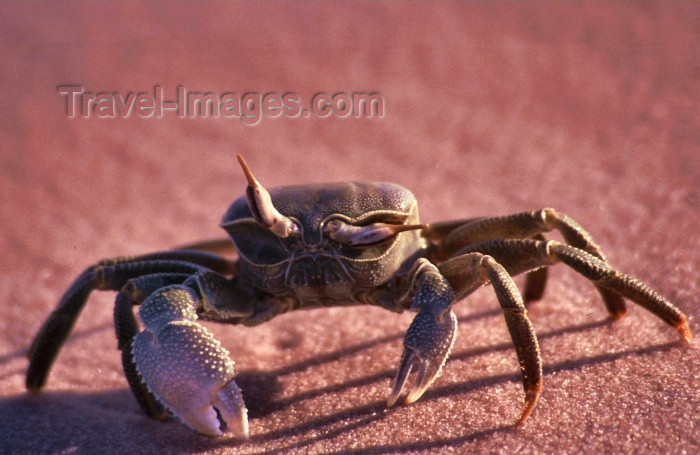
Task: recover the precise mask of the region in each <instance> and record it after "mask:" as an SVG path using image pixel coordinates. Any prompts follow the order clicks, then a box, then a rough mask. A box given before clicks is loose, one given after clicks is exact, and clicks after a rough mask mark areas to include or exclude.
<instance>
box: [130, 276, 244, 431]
mask: <svg viewBox="0 0 700 455" xmlns="http://www.w3.org/2000/svg"><path fill="white" fill-rule="evenodd" d="M195 299H196V296H195V295H193V291H192V290H191V289H190V288H188V287H186V286H180V285H175V286H168V287H165V288H162V289H160V290H158V291H157V292H155V293H153V294H151V296H149V297H148V298H147V299H146V301H145V302H144V303H143V305H142V306H141V309H140V310H139V315H140V316H141V320H142V321H143V324H144V325H145V330H144V331H143V332H141V333H139V334H138V335H136V337H134V341H133V344H132V352H133V356H134V361H135V363H136V368H137V370H138V372H139V375H140V376H141V378H142V379H143V382H144V383H145V384H146V386H147V387H148V389H149V390H150V391H151V393H153V395H155V396H156V398H157V399H158V400H159V401H161V402H162V403H163V404H164V405H165V406H167V407H168V408H169V409H170V410H171V411H172V412H173V414H175V415H176V416H177V417H178V418H179V419H180V420H182V421H183V422H184V423H185V424H187V425H188V426H190V427H191V428H192V429H194V430H196V431H198V432H200V433H202V434H205V435H208V436H219V435H221V434H222V433H223V432H222V428H221V427H222V422H220V421H219V419H221V420H222V421H223V423H225V426H226V427H227V429H228V430H229V431H231V432H232V433H233V434H234V436H235V437H237V438H241V439H247V438H248V416H247V413H248V411H247V409H246V407H245V403H244V402H243V397H242V395H241V391H240V389H239V388H238V386H237V385H236V383H235V382H234V380H233V378H234V376H235V370H234V363H233V361H232V360H231V359H230V357H229V353H228V351H227V350H226V349H224V348H223V347H222V346H221V344H220V343H219V342H218V341H217V340H216V339H215V338H214V337H213V336H212V334H211V333H210V332H209V331H208V330H207V329H205V328H204V327H202V326H201V325H199V324H198V323H197V322H196V319H197V315H196V313H195V310H194V308H195V305H194V302H195Z"/></svg>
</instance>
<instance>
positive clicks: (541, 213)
mask: <svg viewBox="0 0 700 455" xmlns="http://www.w3.org/2000/svg"><path fill="white" fill-rule="evenodd" d="M552 230H557V231H559V233H561V235H562V237H564V240H565V241H566V243H568V244H569V245H571V246H574V247H576V248H579V249H581V250H583V251H586V252H587V253H589V254H591V255H593V256H595V257H597V258H599V259H600V260H602V261H606V259H605V256H604V255H603V252H602V250H601V248H600V247H599V246H598V245H597V244H596V243H595V241H594V240H593V238H592V237H591V235H590V234H589V233H588V232H587V231H586V230H585V229H583V228H582V227H581V226H580V225H579V224H578V223H577V222H576V221H574V220H573V219H571V218H569V217H568V216H566V215H564V214H563V213H559V212H558V211H556V210H554V209H552V208H545V209H542V210H536V211H534V212H523V213H516V214H513V215H506V216H499V217H493V218H476V219H473V220H466V221H465V222H464V223H463V224H462V225H461V226H454V225H453V224H447V225H445V224H444V223H443V224H437V225H435V226H434V227H431V228H429V229H428V232H426V233H425V234H424V235H425V236H427V237H428V238H432V239H434V240H437V241H438V242H439V243H438V245H439V246H438V250H439V251H440V254H441V255H442V256H446V257H451V256H453V255H454V254H456V252H457V251H458V250H460V249H461V248H464V247H467V246H469V245H473V244H477V243H481V242H485V241H489V240H498V239H526V238H533V239H537V240H544V238H543V237H542V235H541V234H542V233H544V232H549V231H552ZM546 273H547V272H546V271H539V270H537V271H533V272H532V274H531V275H530V276H528V280H527V282H526V283H525V289H524V292H523V293H524V296H525V301H526V302H529V301H533V300H537V299H539V298H540V297H541V296H542V293H543V292H544V286H545V282H546ZM596 287H597V288H598V292H599V294H600V295H601V298H602V299H603V302H604V303H605V306H606V308H607V309H608V313H609V314H610V317H611V318H612V319H619V318H621V317H622V316H624V314H625V311H626V308H625V301H624V300H623V298H622V297H621V296H620V295H619V294H617V293H616V292H613V291H611V290H609V289H607V288H605V287H603V286H599V285H596Z"/></svg>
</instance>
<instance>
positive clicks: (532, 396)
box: [515, 381, 542, 427]
mask: <svg viewBox="0 0 700 455" xmlns="http://www.w3.org/2000/svg"><path fill="white" fill-rule="evenodd" d="M541 393H542V382H541V381H540V382H538V383H537V384H535V385H533V386H532V387H530V388H528V390H527V391H526V392H525V404H524V405H523V410H522V412H521V413H520V418H518V420H517V422H515V426H518V427H521V426H523V425H524V424H525V421H527V419H528V417H530V414H532V411H533V410H534V409H535V406H536V405H537V400H538V399H539V398H540V394H541Z"/></svg>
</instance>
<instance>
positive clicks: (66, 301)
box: [26, 250, 231, 390]
mask: <svg viewBox="0 0 700 455" xmlns="http://www.w3.org/2000/svg"><path fill="white" fill-rule="evenodd" d="M206 268H209V269H212V270H220V271H222V272H225V271H228V270H229V269H230V268H231V263H230V262H229V261H227V260H225V259H224V258H222V257H220V256H218V255H214V254H210V253H203V252H197V251H187V250H181V251H170V252H163V253H154V254H149V255H144V256H138V257H133V258H117V259H109V260H105V261H101V262H99V263H98V264H97V265H94V266H91V267H89V268H87V269H86V270H85V271H84V272H83V273H82V274H81V275H80V276H79V277H78V279H77V280H75V282H74V283H73V285H72V286H71V287H70V288H69V289H68V291H66V293H65V294H64V295H63V297H62V298H61V301H60V302H59V304H58V307H56V309H55V310H54V311H53V312H52V313H51V315H50V316H49V317H48V319H47V320H46V321H45V322H44V324H43V325H42V327H41V329H40V330H39V332H38V334H37V336H36V337H35V338H34V341H33V342H32V345H31V346H30V348H29V353H28V357H29V360H30V361H29V368H28V369H27V378H26V387H27V388H28V389H29V390H39V389H41V388H42V387H43V386H44V384H45V383H46V378H47V377H48V375H49V371H50V370H51V365H52V364H53V362H54V360H55V359H56V356H57V355H58V352H59V351H60V349H61V346H62V345H63V343H64V342H65V340H66V338H67V337H68V334H69V333H70V331H71V329H72V328H73V325H74V324H75V321H76V320H77V319H78V315H79V314H80V312H81V311H82V309H83V307H84V306H85V303H86V302H87V299H88V297H89V296H90V293H91V292H92V291H93V289H101V290H114V291H117V290H119V289H121V287H122V286H124V284H125V283H126V282H127V281H128V280H129V279H131V278H136V277H139V276H142V275H147V274H153V273H161V272H168V273H188V274H192V273H196V272H198V271H200V270H204V269H206Z"/></svg>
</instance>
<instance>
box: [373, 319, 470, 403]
mask: <svg viewBox="0 0 700 455" xmlns="http://www.w3.org/2000/svg"><path fill="white" fill-rule="evenodd" d="M456 333H457V317H456V316H455V314H454V313H453V312H452V311H446V312H445V313H443V314H442V315H439V316H438V317H435V316H434V315H433V314H431V313H429V312H420V313H418V315H416V317H415V318H414V319H413V322H412V323H411V326H410V327H409V328H408V332H407V333H406V338H405V339H404V351H403V354H402V355H401V361H400V363H399V369H398V371H397V372H396V379H395V380H394V387H393V389H392V391H391V395H389V399H388V400H387V406H388V407H391V406H393V405H394V404H395V403H396V402H397V401H398V399H399V396H400V395H401V393H402V392H403V390H404V388H406V382H407V380H408V376H409V374H410V373H411V370H412V369H413V367H415V366H417V367H418V373H417V375H416V379H415V383H414V384H413V386H412V387H410V388H409V389H408V395H407V396H406V399H405V400H404V404H410V403H413V402H414V401H416V400H417V399H419V398H420V397H421V396H423V393H425V391H426V390H427V389H428V387H430V385H431V384H432V383H433V381H435V379H436V378H437V377H438V376H439V375H440V371H441V370H442V367H443V365H444V364H445V362H446V361H447V356H448V355H449V354H450V350H451V349H452V345H453V344H454V340H455V335H456Z"/></svg>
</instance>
